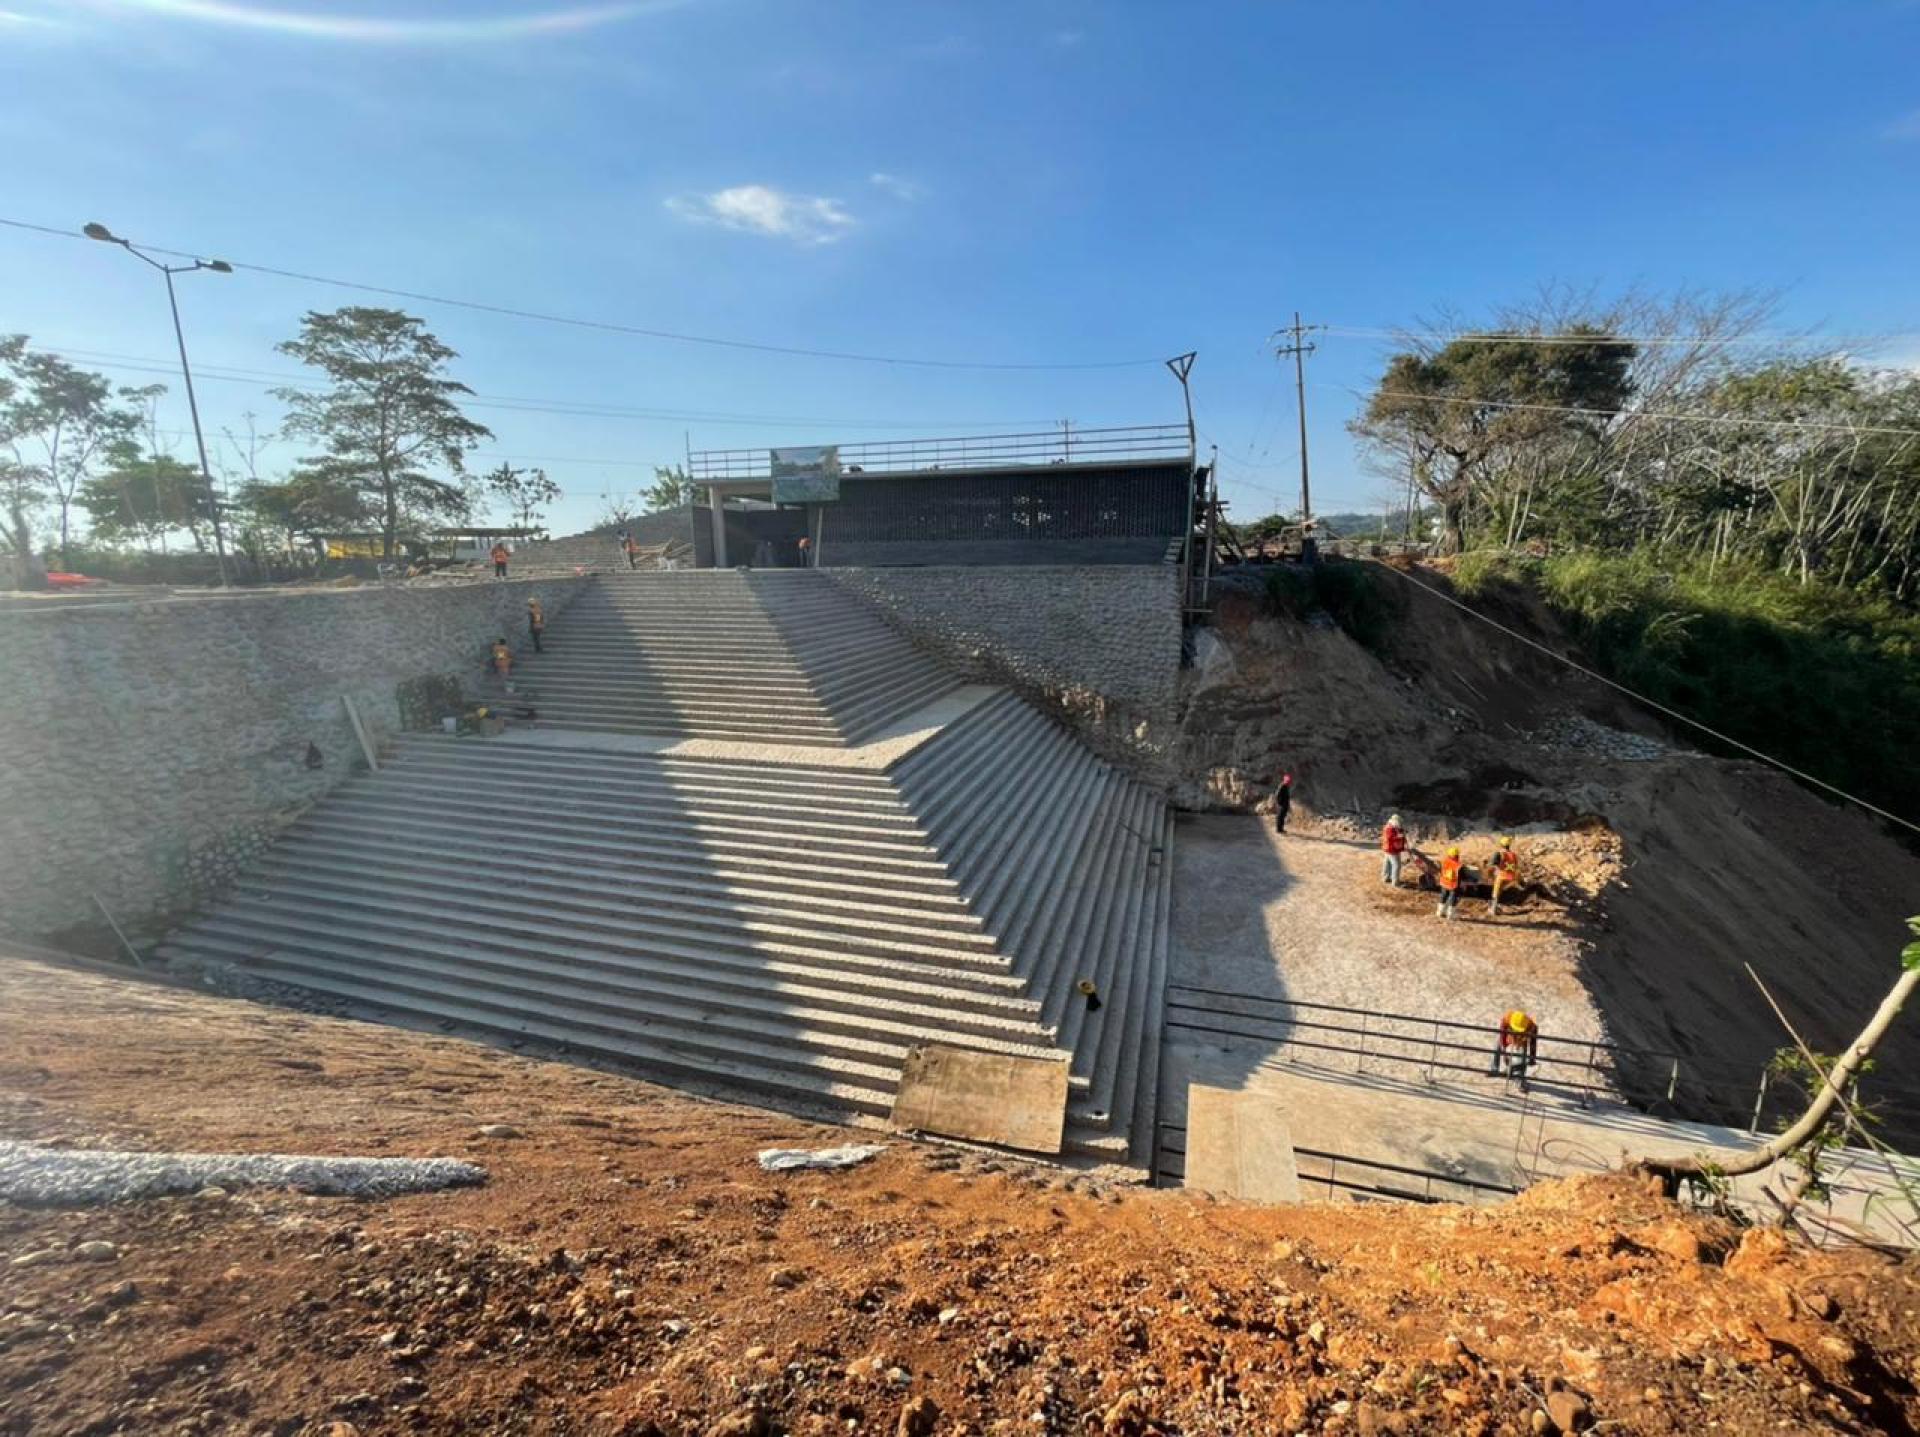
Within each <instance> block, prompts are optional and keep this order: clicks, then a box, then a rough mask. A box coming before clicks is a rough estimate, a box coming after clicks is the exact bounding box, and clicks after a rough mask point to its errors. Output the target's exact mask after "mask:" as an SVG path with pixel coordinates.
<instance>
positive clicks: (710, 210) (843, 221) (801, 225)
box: [667, 185, 859, 245]
mask: <svg viewBox="0 0 1920 1437" xmlns="http://www.w3.org/2000/svg"><path fill="white" fill-rule="evenodd" d="M667 208H668V209H669V210H671V211H672V212H673V213H674V214H676V215H678V216H680V218H681V219H683V220H689V221H691V222H693V223H694V224H709V225H720V226H721V227H722V228H725V229H730V230H746V231H748V232H749V233H752V234H762V235H772V236H774V237H776V238H778V239H789V240H792V241H794V243H796V244H806V245H819V244H832V243H833V242H834V241H835V240H839V239H845V238H846V237H847V235H848V234H850V233H851V232H852V231H853V229H854V226H855V225H856V224H858V223H859V222H858V221H857V220H855V219H854V217H853V216H852V215H850V214H848V213H847V211H846V209H845V208H844V207H843V206H842V205H841V203H840V201H838V200H834V199H828V198H827V197H826V196H825V195H790V194H788V193H786V192H785V191H784V190H776V189H774V188H773V187H772V186H771V185H733V186H731V187H729V188H727V189H724V190H714V191H713V192H712V193H711V194H704V195H675V196H674V197H673V198H672V199H670V200H668V201H667Z"/></svg>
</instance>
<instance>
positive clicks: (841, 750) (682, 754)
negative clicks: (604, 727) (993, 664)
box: [491, 684, 1001, 773]
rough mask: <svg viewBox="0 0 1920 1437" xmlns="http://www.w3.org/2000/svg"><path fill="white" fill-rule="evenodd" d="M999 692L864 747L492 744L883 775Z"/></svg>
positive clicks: (934, 708)
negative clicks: (839, 769) (792, 766)
mask: <svg viewBox="0 0 1920 1437" xmlns="http://www.w3.org/2000/svg"><path fill="white" fill-rule="evenodd" d="M999 692H1001V690H1000V689H999V688H997V687H995V686H993V685H991V684H963V685H961V686H960V687H959V688H957V689H951V690H949V691H948V692H946V693H944V694H942V695H941V696H940V697H939V698H937V699H935V700H933V702H931V703H929V704H926V705H924V706H923V707H921V708H919V709H916V710H914V712H912V713H910V714H905V715H903V716H902V717H900V718H898V719H895V720H894V721H893V722H892V723H890V724H888V725H887V726H886V727H885V728H883V729H881V730H880V731H879V732H878V733H875V734H873V735H871V736H870V737H869V738H867V739H866V740H865V741H864V742H862V743H857V744H848V745H845V746H840V745H836V744H793V743H751V742H739V741H735V740H731V739H714V738H675V737H671V736H668V735H664V734H641V733H595V732H592V731H590V730H580V729H566V728H545V727H539V726H536V727H533V728H515V729H510V730H508V732H507V733H506V734H505V735H503V736H502V737H500V738H497V739H493V740H491V742H493V743H498V744H519V745H522V746H524V747H527V748H568V749H584V750H590V751H593V752H596V753H629V754H646V755H649V756H651V757H654V758H702V759H714V760H718V761H722V762H727V763H760V764H792V765H797V766H799V767H803V768H844V769H850V770H854V771H857V772H863V773H884V772H885V771H886V770H887V769H889V768H892V767H893V765H894V764H896V763H898V762H899V761H900V760H901V759H903V758H905V757H906V756H907V755H908V754H910V753H912V752H913V751H914V750H915V749H917V748H919V747H920V745H921V744H923V743H926V742H927V741H928V740H929V739H931V738H933V737H934V736H935V735H936V734H938V733H939V732H940V731H941V730H942V729H943V728H945V727H946V726H947V725H948V724H950V723H952V722H954V721H955V720H956V719H958V718H960V717H962V716H963V715H965V714H967V713H969V712H971V711H972V710H973V709H974V708H975V707H977V706H978V705H980V704H983V703H985V702H986V701H987V700H988V699H990V698H992V697H993V696H994V695H995V694H997V693H999Z"/></svg>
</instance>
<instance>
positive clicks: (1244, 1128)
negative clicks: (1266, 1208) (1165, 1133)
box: [1187, 1083, 1300, 1203]
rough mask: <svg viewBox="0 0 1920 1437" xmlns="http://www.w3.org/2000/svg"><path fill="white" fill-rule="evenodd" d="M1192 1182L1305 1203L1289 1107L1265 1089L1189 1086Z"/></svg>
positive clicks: (1253, 1198) (1247, 1198) (1238, 1194)
mask: <svg viewBox="0 0 1920 1437" xmlns="http://www.w3.org/2000/svg"><path fill="white" fill-rule="evenodd" d="M1187 1186H1188V1187H1190V1188H1198V1189H1200V1191H1202V1192H1209V1193H1212V1194H1213V1195H1214V1196H1216V1197H1224V1198H1238V1199H1240V1200H1241V1201H1243V1202H1263V1203H1297V1202H1299V1201H1300V1173H1299V1170H1298V1169H1297V1168H1296V1167H1295V1166H1294V1161H1293V1134H1292V1132H1291V1131H1290V1129H1289V1128H1288V1126H1287V1113H1286V1109H1285V1107H1284V1106H1282V1104H1280V1103H1279V1102H1278V1101H1276V1100H1274V1099H1273V1098H1271V1097H1268V1096H1267V1095H1265V1094H1263V1093H1245V1092H1241V1093H1236V1092H1230V1091H1228V1090H1227V1089H1225V1088H1210V1087H1207V1086H1205V1085H1203V1084H1200V1083H1195V1084H1193V1085H1192V1086H1191V1087H1189V1088H1188V1090H1187Z"/></svg>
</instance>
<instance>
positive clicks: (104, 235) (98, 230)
mask: <svg viewBox="0 0 1920 1437" xmlns="http://www.w3.org/2000/svg"><path fill="white" fill-rule="evenodd" d="M80 233H81V234H83V235H85V236H86V237H87V238H88V239H96V240H105V241H106V242H107V243H108V244H118V243H119V242H120V237H119V236H118V235H116V234H115V233H114V232H113V231H112V230H110V229H108V228H107V227H106V226H105V225H103V224H101V223H100V222H99V221H98V220H89V221H87V223H86V224H84V225H82V226H81V227H80Z"/></svg>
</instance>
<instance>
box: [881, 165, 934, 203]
mask: <svg viewBox="0 0 1920 1437" xmlns="http://www.w3.org/2000/svg"><path fill="white" fill-rule="evenodd" d="M867 183H868V184H870V185H872V186H873V187H874V188H875V189H876V190H880V191H882V192H883V193H885V194H889V195H892V196H893V197H894V198H895V199H896V200H908V201H912V200H917V199H919V198H920V197H921V196H922V195H924V194H925V193H926V192H927V190H926V186H924V185H919V184H915V183H914V182H913V181H912V180H906V179H902V178H901V177H900V176H899V175H890V174H888V173H887V172H886V171H885V170H875V171H874V172H873V173H872V174H870V175H868V176H867Z"/></svg>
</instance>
